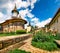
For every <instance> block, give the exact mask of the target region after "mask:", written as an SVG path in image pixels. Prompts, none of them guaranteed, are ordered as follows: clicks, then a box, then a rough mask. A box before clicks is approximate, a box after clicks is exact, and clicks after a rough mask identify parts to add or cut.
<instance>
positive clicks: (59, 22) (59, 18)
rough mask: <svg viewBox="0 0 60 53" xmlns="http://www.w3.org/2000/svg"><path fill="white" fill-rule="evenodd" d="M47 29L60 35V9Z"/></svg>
mask: <svg viewBox="0 0 60 53" xmlns="http://www.w3.org/2000/svg"><path fill="white" fill-rule="evenodd" d="M47 28H48V29H49V30H51V31H55V32H58V33H60V8H59V9H58V11H57V13H56V14H55V16H54V17H53V19H52V20H51V22H50V23H49V24H48V25H47Z"/></svg>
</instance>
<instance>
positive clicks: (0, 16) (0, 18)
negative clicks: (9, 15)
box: [0, 12, 6, 23]
mask: <svg viewBox="0 0 60 53" xmlns="http://www.w3.org/2000/svg"><path fill="white" fill-rule="evenodd" d="M5 20H6V18H5V15H4V14H3V13H2V12H0V23H2V22H4V21H5Z"/></svg>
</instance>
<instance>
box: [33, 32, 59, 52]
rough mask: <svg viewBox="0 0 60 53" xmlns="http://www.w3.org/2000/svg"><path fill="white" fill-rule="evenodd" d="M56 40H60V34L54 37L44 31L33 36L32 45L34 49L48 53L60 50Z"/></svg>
mask: <svg viewBox="0 0 60 53" xmlns="http://www.w3.org/2000/svg"><path fill="white" fill-rule="evenodd" d="M54 40H60V34H58V33H57V34H56V35H55V36H54V35H52V33H51V32H49V33H46V32H43V31H39V32H37V33H36V34H35V35H34V36H33V39H32V45H33V46H34V47H37V48H40V49H44V50H48V51H54V50H58V49H59V47H58V46H57V45H56V43H55V42H54Z"/></svg>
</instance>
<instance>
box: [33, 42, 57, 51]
mask: <svg viewBox="0 0 60 53" xmlns="http://www.w3.org/2000/svg"><path fill="white" fill-rule="evenodd" d="M32 45H33V46H35V47H37V48H40V49H44V50H48V51H53V50H57V49H58V47H57V45H56V44H55V43H53V42H32Z"/></svg>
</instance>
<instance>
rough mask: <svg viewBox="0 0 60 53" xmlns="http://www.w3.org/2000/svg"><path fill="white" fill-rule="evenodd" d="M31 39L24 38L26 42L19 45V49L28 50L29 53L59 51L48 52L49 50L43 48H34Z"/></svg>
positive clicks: (57, 52) (56, 52)
mask: <svg viewBox="0 0 60 53" xmlns="http://www.w3.org/2000/svg"><path fill="white" fill-rule="evenodd" d="M31 40H32V38H30V39H28V40H26V41H25V42H27V43H26V44H24V45H23V46H21V47H20V48H19V49H21V50H25V51H30V52H31V53H60V51H54V52H49V51H45V50H42V49H39V48H35V47H33V46H32V45H31Z"/></svg>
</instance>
